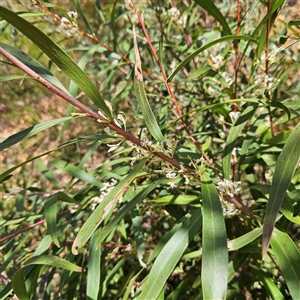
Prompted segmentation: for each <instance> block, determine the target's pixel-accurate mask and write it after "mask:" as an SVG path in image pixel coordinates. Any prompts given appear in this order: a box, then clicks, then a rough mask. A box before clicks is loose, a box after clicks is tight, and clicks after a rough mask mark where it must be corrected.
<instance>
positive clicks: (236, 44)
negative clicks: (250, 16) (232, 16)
mask: <svg viewBox="0 0 300 300" xmlns="http://www.w3.org/2000/svg"><path fill="white" fill-rule="evenodd" d="M240 30H241V2H240V0H237V27H236V35H239V34H240ZM238 45H239V41H238V40H236V41H234V52H235V62H234V71H235V72H234V92H233V98H234V99H237V86H238V84H237V80H238V70H239V47H238ZM234 111H235V112H236V111H237V106H236V104H234Z"/></svg>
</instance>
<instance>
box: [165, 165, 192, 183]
mask: <svg viewBox="0 0 300 300" xmlns="http://www.w3.org/2000/svg"><path fill="white" fill-rule="evenodd" d="M161 169H162V171H163V172H164V173H165V174H166V177H167V178H168V179H171V181H170V182H168V185H169V186H170V188H172V189H173V188H175V187H176V184H175V182H176V180H177V179H178V178H179V177H181V176H182V177H183V178H184V179H185V184H188V183H189V181H190V180H189V178H188V176H187V174H185V169H184V166H183V165H180V170H177V169H174V167H172V166H171V165H169V164H168V163H163V165H162V167H161Z"/></svg>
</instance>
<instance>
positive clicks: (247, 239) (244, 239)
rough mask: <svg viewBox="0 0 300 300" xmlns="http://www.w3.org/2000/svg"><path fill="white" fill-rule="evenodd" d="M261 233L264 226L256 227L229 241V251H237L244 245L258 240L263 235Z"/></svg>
mask: <svg viewBox="0 0 300 300" xmlns="http://www.w3.org/2000/svg"><path fill="white" fill-rule="evenodd" d="M261 234H262V227H261V228H255V229H253V230H251V231H250V232H248V233H246V234H244V235H242V236H240V237H238V238H236V239H234V240H231V241H228V251H236V250H238V249H241V248H242V247H245V246H246V245H248V244H250V243H251V242H253V241H254V240H256V239H257V238H258V237H259V236H261Z"/></svg>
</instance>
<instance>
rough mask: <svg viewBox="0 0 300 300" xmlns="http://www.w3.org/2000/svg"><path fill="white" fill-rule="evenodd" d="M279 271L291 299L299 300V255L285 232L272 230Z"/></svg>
mask: <svg viewBox="0 0 300 300" xmlns="http://www.w3.org/2000/svg"><path fill="white" fill-rule="evenodd" d="M271 247H272V249H273V251H274V254H275V256H276V259H277V261H278V265H279V267H280V270H281V271H282V274H283V277H284V279H285V281H286V283H287V286H288V288H289V291H290V294H291V296H292V299H300V268H299V266H300V253H299V249H297V246H296V245H295V243H294V242H293V240H292V239H291V238H290V237H289V236H288V234H287V233H286V232H282V231H280V230H278V229H276V228H275V229H274V233H273V236H272V239H271Z"/></svg>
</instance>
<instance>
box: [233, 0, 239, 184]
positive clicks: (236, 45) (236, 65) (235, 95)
mask: <svg viewBox="0 0 300 300" xmlns="http://www.w3.org/2000/svg"><path fill="white" fill-rule="evenodd" d="M240 30H241V1H240V0H237V26H236V35H239V34H240ZM233 45H234V53H235V58H234V91H233V98H234V99H237V98H238V92H237V90H238V71H239V40H235V41H234V42H233ZM233 111H234V112H237V111H238V108H237V105H236V104H235V103H234V105H233ZM235 159H236V157H233V160H234V163H233V164H232V168H231V169H232V179H233V180H235V169H236V163H235Z"/></svg>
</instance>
